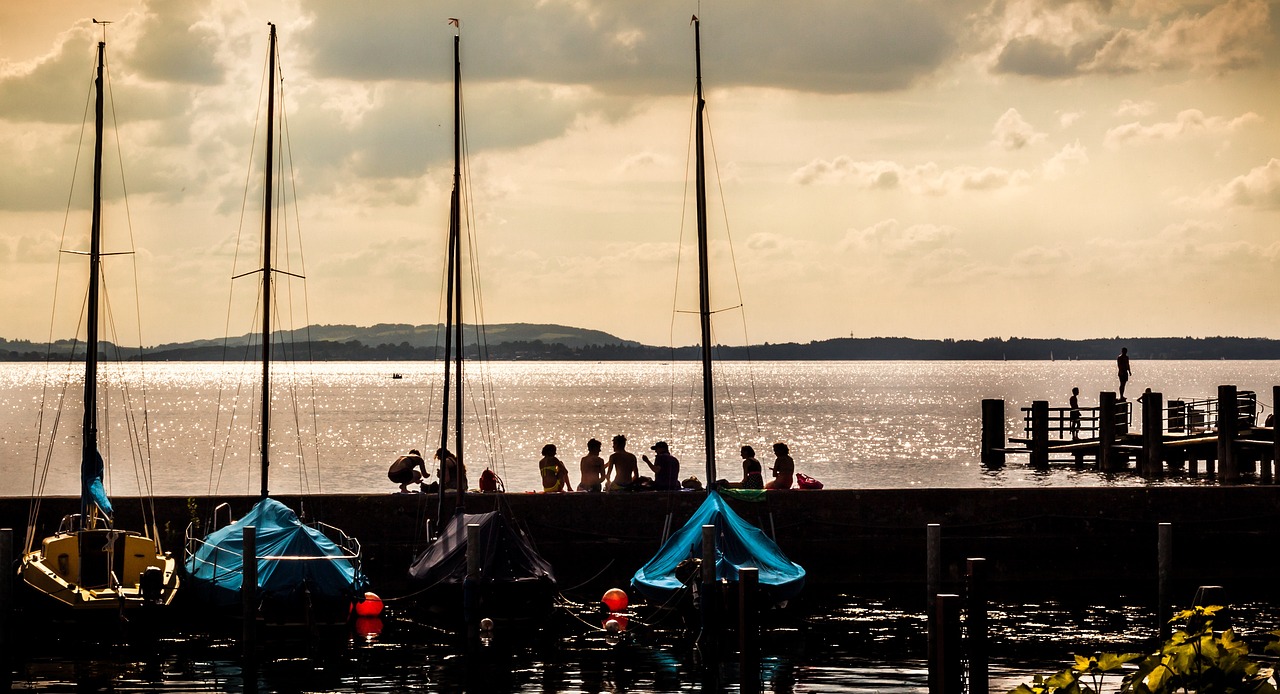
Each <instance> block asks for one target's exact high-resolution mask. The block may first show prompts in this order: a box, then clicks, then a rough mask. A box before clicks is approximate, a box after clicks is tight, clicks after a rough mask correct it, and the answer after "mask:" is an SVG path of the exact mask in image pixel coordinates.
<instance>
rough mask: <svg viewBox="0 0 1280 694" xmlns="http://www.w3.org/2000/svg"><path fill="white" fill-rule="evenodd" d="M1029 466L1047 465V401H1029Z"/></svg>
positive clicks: (1041, 467)
mask: <svg viewBox="0 0 1280 694" xmlns="http://www.w3.org/2000/svg"><path fill="white" fill-rule="evenodd" d="M1031 467H1034V468H1040V469H1043V468H1047V467H1049V401H1048V400H1036V401H1034V402H1032V403H1031Z"/></svg>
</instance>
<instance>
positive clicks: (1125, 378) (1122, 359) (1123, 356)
mask: <svg viewBox="0 0 1280 694" xmlns="http://www.w3.org/2000/svg"><path fill="white" fill-rule="evenodd" d="M1116 368H1117V369H1118V370H1119V372H1120V373H1119V376H1120V399H1121V400H1124V387H1125V384H1127V383H1128V382H1129V376H1131V375H1132V374H1133V369H1130V368H1129V348H1128V347H1121V348H1120V356H1118V357H1116Z"/></svg>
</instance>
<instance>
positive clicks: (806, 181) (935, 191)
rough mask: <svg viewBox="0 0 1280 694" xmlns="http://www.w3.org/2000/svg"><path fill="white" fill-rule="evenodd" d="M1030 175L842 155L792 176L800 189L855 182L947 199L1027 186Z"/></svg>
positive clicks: (1000, 169) (856, 184)
mask: <svg viewBox="0 0 1280 694" xmlns="http://www.w3.org/2000/svg"><path fill="white" fill-rule="evenodd" d="M1030 178H1031V175H1030V174H1029V173H1028V172H1026V171H1024V170H1022V169H1015V170H1012V171H1011V170H1008V169H1002V168H998V167H993V166H985V167H983V166H956V167H952V168H950V169H942V168H940V167H939V166H938V165H937V164H935V163H933V162H930V163H928V164H921V165H917V166H914V167H910V168H908V167H905V166H903V165H901V164H898V163H896V162H891V161H873V162H859V161H854V160H853V159H851V158H849V157H847V156H844V155H841V156H838V157H836V158H834V159H831V160H825V159H815V160H813V161H811V162H809V163H808V164H805V165H804V166H802V167H800V168H799V169H797V170H796V171H795V172H794V173H792V174H791V180H792V182H794V183H798V184H800V185H811V184H826V185H836V184H842V183H845V182H847V181H852V183H853V185H855V186H857V187H859V188H865V189H868V190H895V189H898V188H903V189H906V190H908V191H909V192H912V193H915V194H918V195H948V194H955V193H961V192H964V191H988V190H998V189H1001V188H1012V187H1017V186H1021V185H1024V184H1026V183H1027V182H1028V181H1029V180H1030Z"/></svg>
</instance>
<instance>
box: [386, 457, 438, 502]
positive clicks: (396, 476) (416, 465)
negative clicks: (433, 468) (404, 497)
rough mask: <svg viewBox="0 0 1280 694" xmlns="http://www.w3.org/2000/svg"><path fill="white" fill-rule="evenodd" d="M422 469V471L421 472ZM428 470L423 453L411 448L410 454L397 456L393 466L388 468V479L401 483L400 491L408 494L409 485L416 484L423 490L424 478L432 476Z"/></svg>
mask: <svg viewBox="0 0 1280 694" xmlns="http://www.w3.org/2000/svg"><path fill="white" fill-rule="evenodd" d="M419 470H421V472H419ZM430 474H431V473H429V472H427V461H425V460H423V459H422V454H421V453H419V452H418V449H416V448H411V449H409V455H402V456H400V457H399V458H396V460H395V462H394V463H391V467H390V468H388V469H387V479H389V480H391V481H392V482H395V483H396V484H398V485H400V493H401V494H408V493H409V488H408V486H407V485H410V484H416V485H418V487H419V491H421V487H422V484H423V480H425V479H426V478H427V477H429V476H430Z"/></svg>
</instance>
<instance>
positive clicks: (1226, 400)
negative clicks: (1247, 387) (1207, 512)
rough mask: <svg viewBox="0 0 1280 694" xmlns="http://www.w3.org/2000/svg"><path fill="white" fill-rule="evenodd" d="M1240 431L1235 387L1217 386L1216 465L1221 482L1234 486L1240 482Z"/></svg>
mask: <svg viewBox="0 0 1280 694" xmlns="http://www.w3.org/2000/svg"><path fill="white" fill-rule="evenodd" d="M1239 430H1240V403H1239V401H1238V396H1237V394H1236V387H1235V386H1218V464H1219V465H1220V466H1221V467H1222V481H1223V482H1224V483H1226V484H1235V483H1236V482H1239V481H1240V466H1239V465H1238V463H1239V461H1238V460H1236V450H1235V448H1236V438H1238V437H1237V436H1236V434H1237V433H1238V432H1239Z"/></svg>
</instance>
